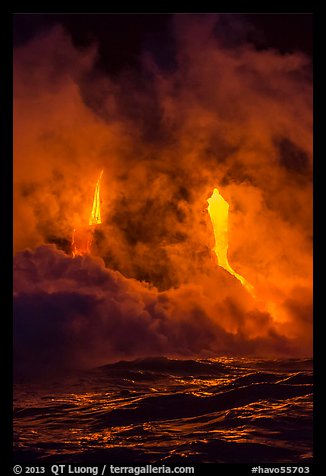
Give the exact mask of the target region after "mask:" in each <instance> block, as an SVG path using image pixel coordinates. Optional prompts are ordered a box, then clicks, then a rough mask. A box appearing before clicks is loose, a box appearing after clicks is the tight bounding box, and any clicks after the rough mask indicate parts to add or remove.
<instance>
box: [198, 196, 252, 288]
mask: <svg viewBox="0 0 326 476" xmlns="http://www.w3.org/2000/svg"><path fill="white" fill-rule="evenodd" d="M207 201H208V207H207V211H208V213H209V216H210V219H211V222H212V225H213V230H214V238H215V245H214V248H213V251H214V252H215V254H216V257H217V262H218V265H219V266H221V267H222V268H224V269H225V270H226V271H228V272H229V273H230V274H232V275H233V276H234V277H235V278H237V279H238V280H239V281H240V282H241V284H242V285H243V286H244V287H245V288H246V290H247V291H249V293H250V294H251V295H252V296H254V287H253V286H252V285H251V284H250V283H248V281H247V280H246V279H245V278H244V277H243V276H241V275H240V274H238V273H236V272H235V271H234V269H233V268H232V267H231V266H230V264H229V261H228V256H227V254H228V216H229V204H228V202H227V201H226V200H224V198H223V197H222V195H221V194H220V193H219V191H218V190H217V188H214V191H213V193H212V195H211V197H210V198H209V199H208V200H207Z"/></svg>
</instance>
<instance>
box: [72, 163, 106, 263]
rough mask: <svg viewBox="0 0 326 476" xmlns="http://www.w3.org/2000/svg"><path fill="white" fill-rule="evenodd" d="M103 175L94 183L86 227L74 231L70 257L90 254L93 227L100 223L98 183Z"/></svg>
mask: <svg viewBox="0 0 326 476" xmlns="http://www.w3.org/2000/svg"><path fill="white" fill-rule="evenodd" d="M102 175H103V170H101V173H100V176H99V178H98V180H97V182H96V186H95V192H94V199H93V206H92V211H91V214H90V217H89V221H88V226H86V227H82V228H78V229H74V231H73V235H72V241H71V252H72V256H73V257H75V256H82V255H87V254H90V252H91V245H92V241H93V233H94V226H96V225H99V224H101V223H102V220H101V199H100V181H101V178H102Z"/></svg>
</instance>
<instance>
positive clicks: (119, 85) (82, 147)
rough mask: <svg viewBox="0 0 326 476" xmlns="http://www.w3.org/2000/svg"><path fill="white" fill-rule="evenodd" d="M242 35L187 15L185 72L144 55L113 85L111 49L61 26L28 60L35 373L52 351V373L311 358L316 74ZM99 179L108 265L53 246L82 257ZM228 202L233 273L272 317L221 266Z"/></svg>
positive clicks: (23, 119)
mask: <svg viewBox="0 0 326 476" xmlns="http://www.w3.org/2000/svg"><path fill="white" fill-rule="evenodd" d="M238 27H239V25H238V26H237V28H238ZM227 28H229V26H228V25H227V26H225V22H224V21H222V20H221V17H219V16H218V15H201V16H193V15H176V16H175V17H173V19H172V21H171V32H170V33H171V36H172V37H173V44H174V45H175V52H174V53H175V54H174V62H173V65H172V66H171V65H170V66H169V67H168V68H167V67H163V66H162V65H159V64H158V63H157V61H156V59H155V58H154V57H153V56H152V55H151V54H150V53H149V52H146V50H144V52H143V55H142V57H141V68H138V69H134V68H128V66H126V67H125V68H124V69H122V71H121V72H120V73H119V74H115V75H114V76H113V75H110V74H105V73H104V72H102V73H101V72H100V71H99V69H98V68H95V64H96V60H97V57H98V52H97V46H96V43H94V45H93V46H92V47H90V48H84V49H77V48H76V47H74V46H73V44H72V42H71V39H70V37H69V35H68V34H67V33H66V32H65V31H64V30H63V28H62V27H60V26H55V27H54V28H52V29H50V30H48V31H45V32H42V33H40V34H39V35H38V36H36V37H34V38H33V39H31V40H30V41H29V42H28V43H25V44H24V45H22V46H19V47H17V48H16V49H15V55H14V63H15V64H14V66H15V68H14V80H15V83H14V92H15V97H14V178H15V181H14V192H15V197H14V198H15V201H14V206H15V209H14V212H15V213H14V216H15V223H14V225H15V230H14V237H15V250H16V252H17V254H16V257H15V265H16V266H17V268H16V271H15V281H16V284H15V286H16V294H15V310H16V326H17V339H18V340H19V343H20V345H21V347H20V348H21V351H19V355H20V356H21V360H22V361H24V360H26V359H27V357H26V355H27V356H28V359H29V358H31V359H34V360H35V363H36V362H39V361H40V357H39V354H38V353H36V350H35V355H34V353H33V352H30V351H29V349H30V348H34V349H36V348H38V347H39V346H40V350H39V352H40V355H43V358H44V362H57V361H58V360H60V359H61V360H62V362H65V363H66V362H67V361H69V362H70V363H71V364H72V363H73V362H74V365H81V364H82V362H83V363H84V364H86V365H89V364H90V363H97V362H100V361H101V362H102V361H104V360H108V359H115V358H121V357H127V356H128V357H134V356H137V355H142V354H145V355H149V354H153V353H159V354H166V355H190V354H192V355H197V354H202V355H216V354H221V353H232V352H235V353H237V352H238V353H240V354H241V353H244V354H251V353H253V354H261V355H264V354H265V355H294V354H295V355H297V354H298V355H299V354H302V355H307V354H309V353H310V352H311V318H312V316H311V283H312V263H311V261H312V260H311V254H312V223H311V220H312V81H311V64H310V60H309V58H307V57H306V56H304V55H303V54H302V53H298V52H295V53H292V54H287V55H281V54H280V53H278V52H277V51H276V50H272V49H265V50H261V51H257V50H256V49H255V47H254V46H253V45H252V44H249V43H246V42H245V41H244V39H243V38H241V41H238V42H234V41H232V42H231V40H230V38H229V37H228V35H227ZM109 49H110V45H108V50H109ZM102 169H103V170H104V174H103V178H102V200H103V202H102V210H101V212H102V221H103V224H102V225H100V226H99V227H98V228H97V231H96V233H95V237H94V238H95V239H94V255H95V256H97V258H83V259H82V258H78V259H75V260H73V259H72V258H70V257H69V256H67V255H65V254H63V253H62V252H59V251H56V250H55V249H54V248H53V247H44V246H41V245H44V244H45V243H55V244H56V245H57V247H58V248H59V249H61V250H65V251H68V250H69V246H70V241H71V236H72V231H73V229H74V228H75V227H79V226H83V225H85V224H86V223H87V222H88V217H89V212H90V208H91V205H92V195H93V191H94V185H95V183H96V180H97V177H98V174H99V172H100V170H102ZM214 187H218V189H219V191H220V193H221V194H222V196H223V197H224V198H225V199H226V200H227V201H228V203H229V205H230V208H229V261H230V264H231V265H232V267H233V268H234V269H235V270H236V271H237V272H239V273H240V274H241V275H243V276H245V278H246V279H247V280H248V281H249V282H250V283H251V284H253V285H254V287H255V290H256V293H257V301H253V300H252V298H251V297H249V296H247V293H246V292H245V291H244V290H243V289H242V288H241V285H240V284H239V283H238V282H236V280H234V278H233V277H231V276H228V275H227V273H226V272H224V270H221V269H218V268H217V267H216V262H214V259H213V257H212V252H211V250H212V248H213V246H214V236H213V231H212V227H211V223H210V220H209V217H208V214H207V210H206V208H207V198H209V196H210V195H211V193H212V191H213V189H214ZM39 246H41V247H40V248H36V247H39ZM27 248H31V249H33V248H36V249H35V250H34V251H24V250H26V249H27ZM102 260H103V261H102ZM24 342H25V346H24V345H23V343H24ZM42 349H43V350H42ZM67 349H69V351H68V350H67ZM17 352H18V351H17ZM24 352H26V354H24ZM43 352H44V353H43ZM67 352H68V356H67ZM57 364H58V366H60V365H59V362H57Z"/></svg>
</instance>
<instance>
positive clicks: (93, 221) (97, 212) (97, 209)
mask: <svg viewBox="0 0 326 476" xmlns="http://www.w3.org/2000/svg"><path fill="white" fill-rule="evenodd" d="M102 175H103V170H101V173H100V176H99V178H98V181H97V182H96V187H95V192H94V200H93V207H92V211H91V214H90V217H89V225H99V224H100V223H102V221H101V202H100V181H101V178H102Z"/></svg>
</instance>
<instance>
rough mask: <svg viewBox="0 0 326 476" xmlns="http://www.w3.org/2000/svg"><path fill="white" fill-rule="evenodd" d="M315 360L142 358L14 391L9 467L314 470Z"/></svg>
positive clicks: (29, 385) (27, 385) (15, 388)
mask: <svg viewBox="0 0 326 476" xmlns="http://www.w3.org/2000/svg"><path fill="white" fill-rule="evenodd" d="M312 391H313V389H312V361H311V360H310V359H301V360H297V359H290V360H254V359H242V358H217V359H205V360H203V359H196V360H173V359H166V358H148V359H140V360H135V361H132V362H125V361H123V362H118V363H115V364H110V365H106V366H103V367H100V368H96V369H93V370H90V371H87V372H84V373H82V374H80V375H78V377H75V378H71V379H68V380H65V381H62V380H57V381H53V382H47V383H42V384H40V383H39V384H37V383H17V384H15V386H14V461H15V463H23V462H39V463H40V462H42V461H43V462H53V463H82V462H84V463H91V462H93V463H101V462H110V463H112V464H114V463H157V464H186V463H205V462H214V463H259V462H261V463H269V462H291V463H297V464H299V463H310V462H312Z"/></svg>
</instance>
